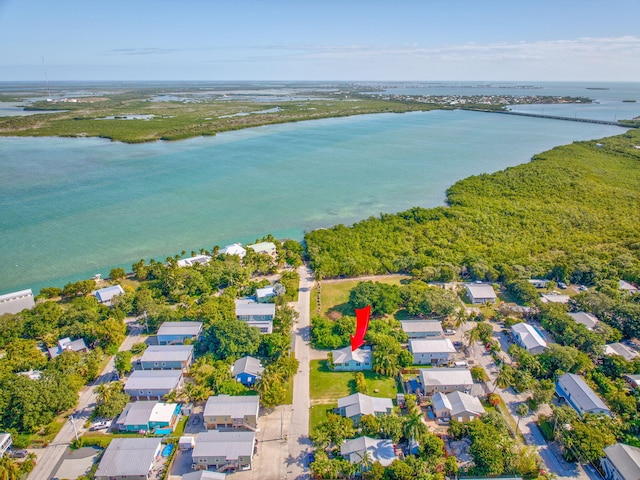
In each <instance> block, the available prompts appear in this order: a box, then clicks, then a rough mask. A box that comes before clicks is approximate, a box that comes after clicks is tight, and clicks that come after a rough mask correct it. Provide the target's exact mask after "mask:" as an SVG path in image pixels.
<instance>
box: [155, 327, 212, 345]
mask: <svg viewBox="0 0 640 480" xmlns="http://www.w3.org/2000/svg"><path fill="white" fill-rule="evenodd" d="M201 334H202V322H164V323H163V324H162V325H160V328H159V329H158V333H157V337H158V345H180V344H183V343H184V341H185V340H187V339H189V340H193V341H196V340H198V338H199V337H200V335H201Z"/></svg>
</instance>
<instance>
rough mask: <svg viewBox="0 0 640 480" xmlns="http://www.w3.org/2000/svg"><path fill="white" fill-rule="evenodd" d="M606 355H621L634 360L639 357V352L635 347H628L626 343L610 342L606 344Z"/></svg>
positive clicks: (628, 359) (628, 360) (627, 359)
mask: <svg viewBox="0 0 640 480" xmlns="http://www.w3.org/2000/svg"><path fill="white" fill-rule="evenodd" d="M604 354H605V355H620V356H621V357H622V358H624V359H625V360H626V361H627V362H630V361H632V360H633V359H634V358H636V357H638V352H636V351H635V350H634V349H633V348H631V347H627V346H626V345H625V344H624V343H609V344H607V345H605V346H604Z"/></svg>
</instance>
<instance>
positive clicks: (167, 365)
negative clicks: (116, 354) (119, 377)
mask: <svg viewBox="0 0 640 480" xmlns="http://www.w3.org/2000/svg"><path fill="white" fill-rule="evenodd" d="M137 363H138V366H139V367H140V368H141V369H142V370H182V371H183V372H188V371H189V368H190V367H191V364H192V363H193V345H151V346H150V347H148V348H147V349H146V350H145V351H144V353H143V354H142V357H141V358H140V359H139V360H138V361H137Z"/></svg>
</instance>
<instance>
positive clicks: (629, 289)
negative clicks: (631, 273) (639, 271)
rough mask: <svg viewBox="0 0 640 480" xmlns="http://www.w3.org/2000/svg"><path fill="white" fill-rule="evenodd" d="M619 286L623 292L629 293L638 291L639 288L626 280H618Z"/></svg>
mask: <svg viewBox="0 0 640 480" xmlns="http://www.w3.org/2000/svg"><path fill="white" fill-rule="evenodd" d="M618 288H619V289H620V290H622V291H623V292H625V293H628V294H634V293H638V288H637V287H635V286H634V285H632V284H631V283H629V282H626V281H624V280H619V281H618Z"/></svg>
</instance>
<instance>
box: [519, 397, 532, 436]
mask: <svg viewBox="0 0 640 480" xmlns="http://www.w3.org/2000/svg"><path fill="white" fill-rule="evenodd" d="M528 414H529V405H528V404H527V402H524V403H521V404H520V405H518V406H517V407H516V415H518V423H517V424H516V435H517V434H518V428H519V427H520V420H522V418H523V417H526V416H527V415H528Z"/></svg>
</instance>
